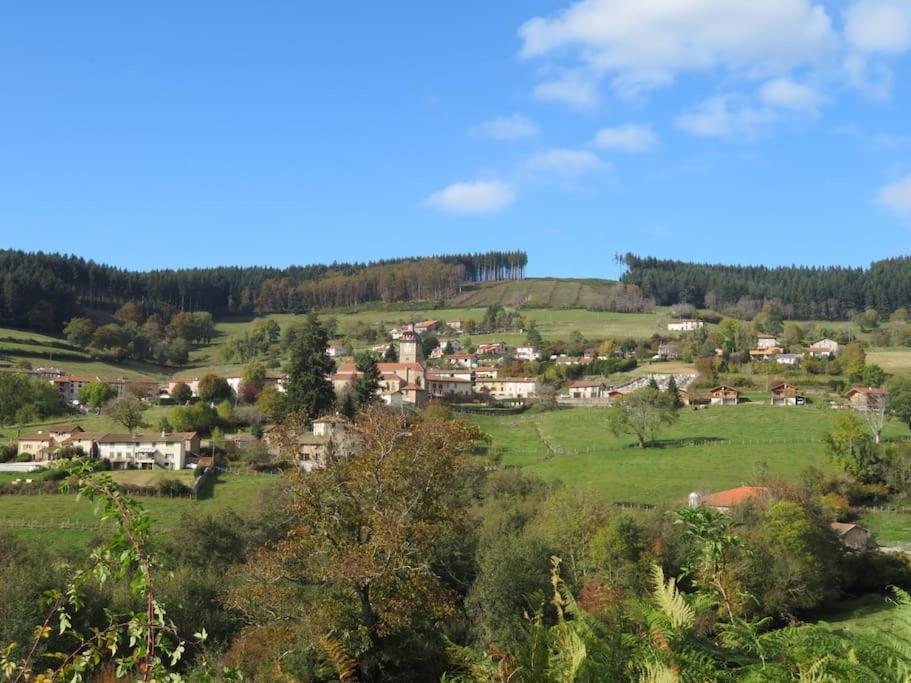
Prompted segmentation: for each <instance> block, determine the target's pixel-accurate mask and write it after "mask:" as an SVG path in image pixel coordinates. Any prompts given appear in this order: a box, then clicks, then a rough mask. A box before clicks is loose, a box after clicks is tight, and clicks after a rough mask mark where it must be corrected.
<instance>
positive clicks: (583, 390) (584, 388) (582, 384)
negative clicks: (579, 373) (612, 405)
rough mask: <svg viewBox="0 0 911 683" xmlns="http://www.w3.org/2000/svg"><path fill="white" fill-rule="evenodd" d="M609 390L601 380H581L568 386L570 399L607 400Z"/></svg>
mask: <svg viewBox="0 0 911 683" xmlns="http://www.w3.org/2000/svg"><path fill="white" fill-rule="evenodd" d="M607 393H608V388H607V385H605V384H604V382H602V381H601V380H597V379H579V380H575V381H573V382H570V383H569V385H568V386H567V394H568V395H569V398H577V399H593V398H607Z"/></svg>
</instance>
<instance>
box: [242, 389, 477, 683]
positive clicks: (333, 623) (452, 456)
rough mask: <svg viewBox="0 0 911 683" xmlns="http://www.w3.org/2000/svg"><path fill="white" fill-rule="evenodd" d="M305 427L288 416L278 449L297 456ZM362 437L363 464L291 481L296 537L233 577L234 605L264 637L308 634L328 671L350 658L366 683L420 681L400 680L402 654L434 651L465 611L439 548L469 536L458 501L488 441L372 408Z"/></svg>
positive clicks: (456, 424)
mask: <svg viewBox="0 0 911 683" xmlns="http://www.w3.org/2000/svg"><path fill="white" fill-rule="evenodd" d="M307 419H308V416H307V415H306V414H304V415H299V416H297V417H295V416H290V417H289V419H288V420H286V422H285V423H284V425H283V426H281V427H279V429H278V430H277V431H278V434H277V437H276V438H277V440H278V441H279V442H284V443H286V444H288V445H289V446H291V447H293V443H294V438H295V435H296V434H298V433H300V428H301V426H303V425H305V424H306V421H307ZM356 430H357V438H358V440H359V447H358V448H357V450H356V454H354V455H352V456H350V457H330V463H329V465H328V466H327V467H325V468H324V469H319V470H315V471H313V472H311V473H309V474H300V473H297V474H293V475H292V476H291V481H290V486H291V490H292V491H291V492H292V495H291V501H292V502H291V503H290V505H289V508H288V510H287V514H288V515H289V517H290V518H291V519H292V520H293V521H292V530H291V532H290V533H289V534H288V536H287V538H286V539H285V540H283V541H281V542H280V543H278V544H277V545H276V546H274V547H272V548H268V549H265V550H262V551H261V552H260V553H259V554H258V555H257V556H256V557H255V558H253V560H252V561H250V562H249V563H248V564H247V565H245V566H244V567H243V568H242V569H241V570H239V571H237V572H236V573H235V574H234V577H233V580H234V587H233V590H232V591H231V596H230V599H229V604H230V605H231V607H233V608H234V609H237V610H239V611H240V612H241V613H242V614H244V615H245V616H246V617H247V619H248V620H249V621H251V622H252V623H253V624H255V625H256V626H257V627H259V628H269V627H270V626H275V625H278V624H285V625H297V627H299V628H303V629H305V630H306V631H307V632H308V638H309V639H311V640H312V641H313V642H318V643H322V645H321V648H322V651H323V657H324V658H325V659H334V658H335V656H334V655H333V654H332V650H333V649H337V648H342V649H344V651H345V653H346V656H347V657H349V658H351V660H353V661H356V662H357V671H358V676H359V679H360V680H362V681H365V682H369V681H377V680H409V679H414V675H415V673H414V672H411V673H408V672H406V671H400V670H398V669H397V666H398V664H397V663H398V662H401V661H403V658H402V656H401V655H402V653H403V650H402V649H401V648H409V647H414V646H417V644H418V643H421V642H422V641H426V642H432V641H436V639H437V638H438V635H435V634H434V633H433V632H432V629H431V628H430V625H431V624H433V623H435V622H439V621H440V620H445V619H448V618H451V617H453V616H455V614H456V612H457V609H458V600H457V593H456V592H455V590H454V588H453V586H452V585H451V584H450V583H449V582H448V581H447V580H446V579H444V578H443V577H444V576H447V575H448V574H449V572H447V571H445V567H446V564H447V556H446V553H444V552H443V551H442V548H445V547H451V546H452V545H453V544H454V543H456V542H457V541H458V539H464V538H467V537H468V536H470V533H469V531H470V522H469V516H468V505H469V502H470V501H469V500H468V499H467V497H466V496H462V495H460V492H461V491H464V490H465V484H464V482H465V481H466V480H468V481H470V480H471V479H472V477H471V476H470V473H471V472H472V471H473V469H474V465H473V464H472V463H471V461H470V459H469V458H468V457H466V456H468V455H469V454H470V452H471V450H472V448H473V447H474V445H475V443H476V442H477V441H478V440H479V439H481V438H482V436H481V433H480V432H479V430H478V429H477V428H476V427H474V426H472V425H469V424H466V423H464V422H461V421H456V420H451V419H449V418H448V416H447V415H446V414H440V413H437V414H433V413H432V412H427V411H425V412H424V413H423V414H422V415H419V416H417V417H415V418H414V419H413V420H411V421H409V420H408V419H407V418H406V417H405V416H402V415H399V414H393V413H390V412H388V411H386V410H384V409H383V408H381V407H376V406H373V407H370V408H368V409H367V410H365V411H363V412H362V413H361V415H360V418H359V420H358V422H357V424H356ZM409 642H410V643H411V646H409V645H408V643H409ZM425 646H426V643H425V644H422V645H421V647H425ZM337 654H338V653H337V652H336V655H337ZM415 656H416V655H415V653H414V652H409V654H408V657H407V658H408V659H410V660H411V662H412V664H413V662H414V658H415Z"/></svg>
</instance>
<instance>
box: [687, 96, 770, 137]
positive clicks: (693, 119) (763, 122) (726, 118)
mask: <svg viewBox="0 0 911 683" xmlns="http://www.w3.org/2000/svg"><path fill="white" fill-rule="evenodd" d="M775 118H776V115H775V113H774V112H773V111H771V110H770V109H766V108H755V107H751V106H748V105H743V104H740V103H738V102H737V101H735V99H734V98H733V97H731V96H727V95H719V96H716V97H712V98H709V99H708V100H706V101H705V102H703V103H702V104H701V105H699V106H698V107H696V108H695V109H691V110H689V111H686V112H684V113H682V114H680V115H679V116H678V117H677V118H676V119H675V123H676V124H677V127H678V128H680V129H681V130H684V131H686V132H687V133H691V134H693V135H698V136H699V137H716V138H739V139H751V138H755V137H758V136H759V135H761V134H762V133H763V132H764V131H765V129H766V127H767V126H768V125H769V124H771V123H772V122H773V121H774V120H775Z"/></svg>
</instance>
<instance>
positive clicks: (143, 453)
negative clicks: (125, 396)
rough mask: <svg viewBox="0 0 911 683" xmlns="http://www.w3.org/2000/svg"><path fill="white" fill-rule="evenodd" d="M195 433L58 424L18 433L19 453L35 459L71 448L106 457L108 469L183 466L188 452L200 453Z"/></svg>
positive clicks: (50, 457) (45, 457)
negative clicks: (122, 431)
mask: <svg viewBox="0 0 911 683" xmlns="http://www.w3.org/2000/svg"><path fill="white" fill-rule="evenodd" d="M199 445H200V442H199V435H198V434H197V433H196V432H161V433H158V434H132V435H131V434H113V433H107V432H87V431H85V430H84V429H83V428H82V427H80V426H79V425H58V426H52V427H48V428H47V429H46V430H42V431H39V432H35V433H33V434H21V435H20V436H19V444H18V453H19V455H20V456H22V455H28V456H29V457H30V459H31V460H32V461H34V462H45V461H48V460H53V459H55V458H56V457H57V455H58V454H59V453H60V451H61V450H63V449H65V448H72V449H76V450H80V451H82V453H84V454H85V455H87V456H90V457H93V458H99V459H101V460H106V461H108V462H109V463H110V464H111V469H154V468H162V469H169V470H179V469H183V468H184V467H185V466H186V465H187V458H188V456H190V455H193V454H197V453H199Z"/></svg>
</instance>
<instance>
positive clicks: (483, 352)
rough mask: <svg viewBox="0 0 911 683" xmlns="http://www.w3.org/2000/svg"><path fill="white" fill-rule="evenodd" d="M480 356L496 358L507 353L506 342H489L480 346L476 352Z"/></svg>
mask: <svg viewBox="0 0 911 683" xmlns="http://www.w3.org/2000/svg"><path fill="white" fill-rule="evenodd" d="M475 353H477V354H478V355H479V356H496V355H500V354H504V353H506V344H505V343H504V342H489V343H486V344H478V347H477V349H476V350H475Z"/></svg>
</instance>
